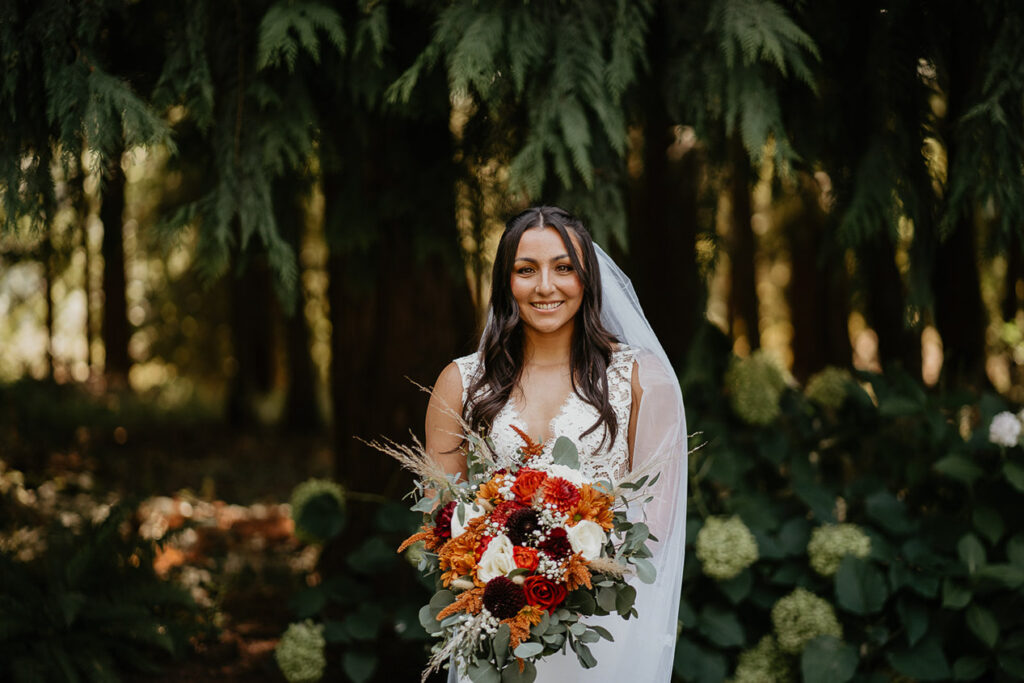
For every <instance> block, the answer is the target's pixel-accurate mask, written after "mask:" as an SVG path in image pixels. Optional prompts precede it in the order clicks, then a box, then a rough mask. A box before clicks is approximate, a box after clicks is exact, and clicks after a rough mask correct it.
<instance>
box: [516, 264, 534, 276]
mask: <svg viewBox="0 0 1024 683" xmlns="http://www.w3.org/2000/svg"><path fill="white" fill-rule="evenodd" d="M516 272H517V273H518V274H520V275H529V274H530V273H532V272H533V268H530V267H529V266H523V267H522V268H520V269H519V270H517V271H516Z"/></svg>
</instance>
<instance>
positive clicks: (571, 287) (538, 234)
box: [511, 228, 583, 334]
mask: <svg viewBox="0 0 1024 683" xmlns="http://www.w3.org/2000/svg"><path fill="white" fill-rule="evenodd" d="M570 240H571V241H572V244H570V245H567V244H566V243H565V242H563V241H562V236H561V235H560V234H559V233H558V231H557V230H555V229H554V228H530V229H529V230H527V231H526V232H524V233H523V236H522V238H520V240H519V248H518V249H517V250H516V258H515V262H514V266H513V272H512V282H511V288H512V296H513V298H515V300H516V303H517V304H519V317H520V319H521V320H522V322H523V325H525V326H526V328H527V329H529V330H531V331H532V332H536V333H540V334H551V333H554V332H561V333H564V332H566V331H570V332H571V331H572V329H573V326H574V324H575V318H576V313H577V312H578V311H579V310H580V305H581V304H582V302H583V283H582V282H581V281H580V276H579V273H577V272H576V268H575V267H574V266H573V264H572V259H571V258H569V249H575V250H576V253H577V254H579V244H577V243H576V239H575V236H574V235H570Z"/></svg>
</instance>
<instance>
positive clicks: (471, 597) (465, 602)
mask: <svg viewBox="0 0 1024 683" xmlns="http://www.w3.org/2000/svg"><path fill="white" fill-rule="evenodd" d="M483 607H484V589H483V588H471V589H470V590H468V591H466V592H465V593H462V594H461V595H459V597H457V598H455V602H453V603H452V604H450V605H448V606H447V607H445V608H444V609H443V610H441V611H440V612H438V613H437V620H438V621H441V620H442V619H444V618H445V617H447V616H449V615H451V614H455V613H456V612H465V613H466V614H479V613H480V610H482V609H483Z"/></svg>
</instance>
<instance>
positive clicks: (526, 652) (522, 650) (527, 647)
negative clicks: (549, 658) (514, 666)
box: [515, 642, 544, 659]
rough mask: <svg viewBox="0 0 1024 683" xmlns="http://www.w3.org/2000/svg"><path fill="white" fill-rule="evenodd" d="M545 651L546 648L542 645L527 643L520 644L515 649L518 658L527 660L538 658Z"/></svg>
mask: <svg viewBox="0 0 1024 683" xmlns="http://www.w3.org/2000/svg"><path fill="white" fill-rule="evenodd" d="M543 651H544V646H543V645H541V644H540V643H534V642H527V643H520V644H519V645H518V646H517V647H516V649H515V655H516V657H519V658H521V659H527V658H529V657H536V656H537V655H539V654H540V653H541V652H543Z"/></svg>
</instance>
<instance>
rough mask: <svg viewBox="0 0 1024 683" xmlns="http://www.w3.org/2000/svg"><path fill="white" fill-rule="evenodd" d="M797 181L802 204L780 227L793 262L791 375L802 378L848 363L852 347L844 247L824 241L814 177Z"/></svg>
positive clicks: (789, 294)
mask: <svg viewBox="0 0 1024 683" xmlns="http://www.w3.org/2000/svg"><path fill="white" fill-rule="evenodd" d="M799 183H800V186H799V191H798V197H799V202H800V208H799V210H798V211H797V212H796V213H795V215H793V216H792V217H791V218H790V220H789V221H788V223H787V224H785V225H783V226H782V227H783V231H784V232H785V233H786V234H787V235H788V238H789V252H790V266H791V268H792V271H791V272H792V275H791V277H790V280H789V287H788V292H787V295H786V298H787V300H788V301H789V309H790V321H791V323H792V325H793V375H794V376H795V377H796V378H797V380H799V381H800V382H806V381H807V378H808V377H810V376H811V375H812V374H813V373H815V372H817V371H818V370H820V369H821V368H823V367H824V366H826V365H836V366H839V367H847V366H849V365H850V361H851V358H852V350H851V348H850V336H849V332H848V331H847V324H846V320H847V317H848V315H849V308H848V298H847V290H848V287H847V282H846V264H845V263H843V253H842V251H841V250H837V249H828V247H827V242H826V239H825V236H826V221H827V217H826V215H825V212H824V211H822V209H821V206H820V205H819V203H818V194H819V192H820V190H819V188H818V184H817V182H816V181H815V180H814V178H813V177H812V176H811V175H810V174H807V173H801V174H800V176H799Z"/></svg>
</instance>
